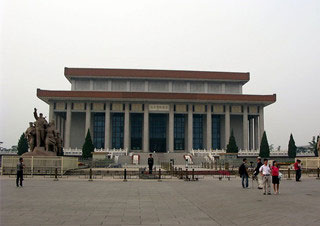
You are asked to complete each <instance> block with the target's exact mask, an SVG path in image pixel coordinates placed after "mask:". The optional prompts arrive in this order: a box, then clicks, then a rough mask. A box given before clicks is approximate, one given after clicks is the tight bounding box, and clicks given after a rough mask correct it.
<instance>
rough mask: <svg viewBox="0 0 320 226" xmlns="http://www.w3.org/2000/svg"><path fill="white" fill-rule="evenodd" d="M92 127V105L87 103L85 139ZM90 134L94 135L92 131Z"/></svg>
mask: <svg viewBox="0 0 320 226" xmlns="http://www.w3.org/2000/svg"><path fill="white" fill-rule="evenodd" d="M90 126H91V109H90V103H87V108H86V124H85V131H84V137H86V136H87V133H88V130H89V129H90ZM90 133H92V131H90Z"/></svg>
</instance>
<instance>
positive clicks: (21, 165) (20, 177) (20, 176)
mask: <svg viewBox="0 0 320 226" xmlns="http://www.w3.org/2000/svg"><path fill="white" fill-rule="evenodd" d="M23 168H24V163H23V158H19V162H18V164H17V181H16V183H17V187H19V180H20V186H21V187H22V181H23Z"/></svg>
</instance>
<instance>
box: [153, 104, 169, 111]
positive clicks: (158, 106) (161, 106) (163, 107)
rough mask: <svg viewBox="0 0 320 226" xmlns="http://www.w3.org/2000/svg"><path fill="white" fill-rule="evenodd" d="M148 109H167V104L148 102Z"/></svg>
mask: <svg viewBox="0 0 320 226" xmlns="http://www.w3.org/2000/svg"><path fill="white" fill-rule="evenodd" d="M149 111H169V105H165V104H150V105H149Z"/></svg>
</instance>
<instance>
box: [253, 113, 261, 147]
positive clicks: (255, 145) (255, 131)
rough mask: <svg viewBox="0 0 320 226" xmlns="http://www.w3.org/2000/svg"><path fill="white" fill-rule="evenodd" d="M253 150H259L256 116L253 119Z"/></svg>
mask: <svg viewBox="0 0 320 226" xmlns="http://www.w3.org/2000/svg"><path fill="white" fill-rule="evenodd" d="M254 149H255V150H258V149H260V138H259V123H258V116H255V117H254Z"/></svg>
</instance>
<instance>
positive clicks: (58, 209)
mask: <svg viewBox="0 0 320 226" xmlns="http://www.w3.org/2000/svg"><path fill="white" fill-rule="evenodd" d="M0 183H1V197H0V198H1V201H0V204H1V216H0V217H1V220H0V223H1V226H2V225H4V226H11V225H12V226H13V225H32V226H37V225H70V226H71V225H320V181H319V180H316V179H314V178H313V179H312V178H307V179H304V180H303V181H302V182H301V183H296V182H295V181H293V180H292V181H288V180H284V181H282V183H281V187H280V195H271V196H264V195H262V192H261V190H258V189H256V186H255V188H254V189H251V188H250V189H242V188H241V185H240V179H238V178H236V179H235V178H233V179H231V181H228V180H224V181H219V180H217V179H213V178H212V177H207V178H205V179H202V180H200V181H198V182H185V181H180V180H177V179H170V180H164V181H162V182H158V181H157V180H153V181H150V180H148V181H146V180H132V181H130V180H129V181H128V182H122V181H121V180H111V179H110V180H108V179H104V180H95V181H93V182H88V181H87V180H84V179H79V178H68V179H60V180H59V181H53V179H52V178H43V177H39V178H36V177H34V178H26V179H25V180H24V187H23V188H16V187H15V180H14V178H9V177H7V176H6V177H4V176H3V177H1V179H0Z"/></svg>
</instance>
